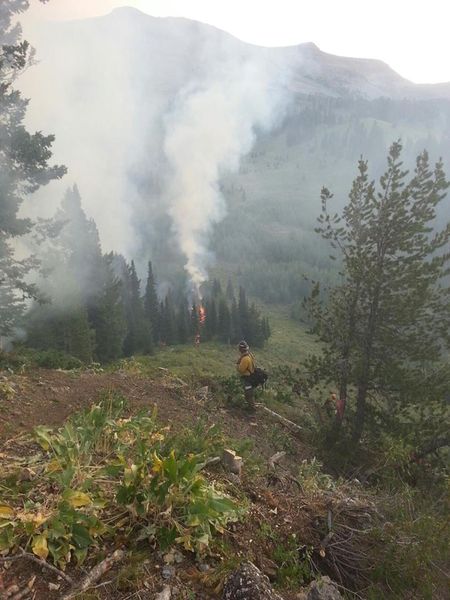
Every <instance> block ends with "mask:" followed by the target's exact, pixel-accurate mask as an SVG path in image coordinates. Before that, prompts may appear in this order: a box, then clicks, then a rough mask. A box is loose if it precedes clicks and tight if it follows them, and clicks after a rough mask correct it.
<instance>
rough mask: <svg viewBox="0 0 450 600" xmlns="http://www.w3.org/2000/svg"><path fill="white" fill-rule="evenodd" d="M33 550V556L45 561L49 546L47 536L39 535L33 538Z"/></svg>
mask: <svg viewBox="0 0 450 600" xmlns="http://www.w3.org/2000/svg"><path fill="white" fill-rule="evenodd" d="M31 549H32V550H33V554H36V556H39V558H43V559H44V560H45V559H46V558H47V556H48V545H47V538H46V537H45V535H37V536H36V537H35V538H33V543H32V545H31Z"/></svg>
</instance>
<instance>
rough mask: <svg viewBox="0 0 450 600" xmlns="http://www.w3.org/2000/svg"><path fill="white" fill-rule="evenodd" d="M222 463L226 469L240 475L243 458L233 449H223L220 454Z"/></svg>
mask: <svg viewBox="0 0 450 600" xmlns="http://www.w3.org/2000/svg"><path fill="white" fill-rule="evenodd" d="M222 463H223V466H224V467H225V469H226V470H227V471H229V472H230V473H234V474H235V475H239V477H240V476H241V471H242V465H243V460H242V457H241V456H238V455H237V454H236V452H234V450H227V449H225V450H224V451H223V454H222Z"/></svg>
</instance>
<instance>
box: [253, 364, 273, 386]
mask: <svg viewBox="0 0 450 600" xmlns="http://www.w3.org/2000/svg"><path fill="white" fill-rule="evenodd" d="M268 379H269V374H268V373H267V371H265V370H264V369H261V367H255V370H254V371H253V373H252V374H251V375H250V382H251V384H252V387H254V388H255V387H258V386H259V385H260V386H261V387H265V386H266V382H267V380H268Z"/></svg>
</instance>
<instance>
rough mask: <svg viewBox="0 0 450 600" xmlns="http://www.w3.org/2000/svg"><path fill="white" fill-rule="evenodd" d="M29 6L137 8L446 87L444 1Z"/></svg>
mask: <svg viewBox="0 0 450 600" xmlns="http://www.w3.org/2000/svg"><path fill="white" fill-rule="evenodd" d="M31 1H32V4H33V8H32V12H31V14H30V15H29V17H28V18H31V16H32V17H33V18H37V19H43V18H44V19H47V18H48V19H55V18H56V19H71V18H81V17H87V16H93V15H101V14H105V13H108V12H110V10H111V9H112V8H114V7H117V6H124V5H126V6H134V7H136V8H139V9H140V10H142V11H144V12H146V13H148V14H150V15H154V16H182V17H187V18H191V19H197V20H199V21H203V22H205V23H210V24H212V25H215V26H216V27H220V28H221V29H224V30H225V31H228V32H230V33H232V34H233V35H235V36H236V37H238V38H240V39H242V40H244V41H247V42H252V43H255V44H260V45H264V46H266V45H267V46H287V45H292V44H298V43H300V42H309V41H311V42H315V43H316V44H317V45H318V46H319V47H320V48H321V49H322V50H324V51H326V52H331V53H333V54H340V55H343V56H357V57H368V58H379V59H382V60H384V61H385V62H387V63H388V64H390V65H391V67H393V68H394V69H395V70H396V71H397V72H399V73H400V74H401V75H403V76H404V77H406V78H407V79H410V80H412V81H415V82H417V83H434V82H438V81H450V60H449V57H450V34H449V31H448V23H449V17H450V1H449V0H427V2H423V0H420V1H419V0H50V3H49V4H46V5H43V6H42V5H41V6H39V5H38V2H37V0H31Z"/></svg>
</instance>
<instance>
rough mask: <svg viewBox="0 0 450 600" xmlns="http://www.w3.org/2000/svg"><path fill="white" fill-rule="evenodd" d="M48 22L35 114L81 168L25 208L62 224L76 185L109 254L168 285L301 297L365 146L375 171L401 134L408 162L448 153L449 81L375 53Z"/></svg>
mask: <svg viewBox="0 0 450 600" xmlns="http://www.w3.org/2000/svg"><path fill="white" fill-rule="evenodd" d="M39 27H40V28H39V29H38V30H37V31H36V32H35V34H34V36H33V38H32V40H31V41H32V42H33V44H35V45H36V47H37V49H38V58H39V61H40V62H39V64H38V65H37V66H35V67H34V68H33V69H30V70H29V71H28V72H27V73H26V74H25V75H24V76H23V77H22V79H21V82H20V83H21V87H22V89H23V91H24V94H25V95H26V96H29V97H31V98H32V102H31V103H30V106H29V111H28V116H27V119H28V123H29V125H30V127H32V128H37V129H42V130H45V131H52V132H54V133H55V135H56V142H55V145H54V149H55V154H54V155H55V159H56V160H57V161H59V162H63V163H64V164H67V165H68V168H69V173H68V176H67V177H65V178H64V179H63V180H62V181H61V182H58V183H53V184H51V185H50V186H49V187H48V188H46V189H43V190H42V191H40V192H39V193H38V195H39V202H36V201H35V198H32V199H31V200H30V202H29V203H27V204H26V205H25V206H24V212H25V213H26V214H30V215H32V216H35V215H36V212H39V214H40V215H42V214H43V212H46V214H47V216H51V215H52V214H53V213H54V211H55V209H56V207H57V206H58V205H59V203H60V201H61V199H62V197H63V195H64V191H65V189H66V188H67V187H68V186H69V185H72V184H73V183H76V184H77V185H78V187H79V190H80V193H81V198H82V203H83V207H84V209H85V210H86V212H87V214H88V215H89V216H90V217H92V218H93V219H94V220H95V222H96V224H97V226H98V228H99V231H100V238H101V241H102V245H103V249H104V251H110V250H113V251H116V252H120V253H123V254H124V255H125V256H126V257H127V258H135V260H136V261H137V266H138V269H139V270H140V271H141V273H142V272H143V269H144V267H145V263H146V261H147V260H148V259H149V258H152V260H153V261H154V263H155V265H156V268H157V271H158V272H159V273H160V274H161V279H162V280H165V279H166V278H167V279H168V280H170V279H171V278H172V277H173V276H174V274H176V273H179V272H180V269H181V267H182V266H183V265H184V266H185V267H186V269H187V272H188V274H189V279H190V280H191V282H192V283H193V284H194V286H196V285H198V284H199V283H201V282H202V281H203V280H205V279H206V278H207V269H208V267H211V266H212V267H217V266H220V267H225V268H226V269H227V270H228V271H230V272H234V273H235V272H236V267H237V264H239V268H240V273H241V274H242V276H243V278H244V279H246V280H247V281H248V285H249V288H250V291H251V292H252V293H254V294H255V295H257V296H260V297H262V298H263V299H264V300H268V301H292V300H293V299H295V298H296V297H297V295H298V293H299V291H300V288H299V286H301V284H299V283H296V284H293V283H291V280H292V279H293V277H292V275H293V269H295V271H296V275H301V274H302V273H304V272H307V271H309V272H311V271H312V272H313V274H317V273H318V272H320V273H321V274H322V275H323V276H324V277H328V276H330V275H329V271H330V266H329V264H328V261H327V258H326V251H325V250H324V251H323V253H322V254H321V252H320V250H319V251H318V250H317V247H316V245H315V242H313V233H312V229H313V223H314V219H315V217H316V216H317V213H318V212H319V200H318V196H319V192H320V188H321V186H322V185H323V184H327V185H330V186H332V187H333V186H334V189H335V191H336V192H337V195H341V200H339V202H340V203H341V204H342V201H343V195H344V193H346V192H347V190H348V187H349V184H350V181H351V178H352V176H353V174H354V164H355V160H356V159H357V158H358V156H359V155H360V154H361V152H363V153H365V155H366V156H367V157H368V158H369V159H370V160H371V161H372V168H373V175H374V176H375V175H377V174H378V173H379V172H380V171H381V169H382V167H383V166H384V163H383V161H384V156H385V153H386V148H387V147H388V145H389V144H390V143H391V142H392V140H393V139H397V138H399V137H402V138H403V140H404V145H405V151H406V156H407V157H409V158H412V156H413V155H414V153H416V151H417V150H418V149H422V148H423V147H424V146H425V145H427V147H428V148H429V149H430V152H431V154H432V156H433V157H435V155H436V156H437V155H443V157H444V160H445V159H446V157H448V156H449V148H450V141H449V140H450V135H449V132H450V110H449V104H450V102H449V98H450V86H447V85H445V84H444V85H436V86H433V85H413V84H410V83H409V82H407V81H406V80H404V79H402V78H401V77H400V76H399V75H397V74H396V73H395V72H393V71H392V70H391V69H390V68H389V67H388V66H387V65H385V64H384V63H381V62H378V61H375V60H374V61H370V60H358V59H344V58H338V57H333V56H331V55H327V54H324V53H322V52H320V50H319V49H318V48H317V47H315V46H314V45H313V44H304V45H300V46H297V47H291V48H280V49H277V48H274V49H267V48H260V47H256V46H251V45H249V44H245V43H243V42H240V41H239V40H237V39H236V38H233V37H232V36H230V35H228V34H226V33H225V32H222V31H220V30H218V29H215V28H213V27H211V26H207V25H203V24H201V23H198V22H194V21H189V20H186V19H176V18H164V19H162V18H161V19H157V18H153V17H149V16H147V15H144V14H142V13H140V12H139V11H137V10H134V9H117V10H115V11H113V13H111V14H110V15H108V16H105V17H99V18H95V19H89V20H84V21H74V22H66V23H64V22H58V23H51V24H43V25H41V26H39ZM33 207H36V208H35V209H34V208H33ZM43 209H45V211H44V210H43ZM34 211H36V212H34ZM294 256H295V257H296V258H298V257H300V259H301V263H300V264H298V263H297V264H296V265H295V267H294V265H293V264H292V259H293V257H294ZM250 265H251V266H250ZM280 265H283V267H284V275H283V274H282V273H281V271H280V269H279V266H280ZM283 277H286V280H284V279H283ZM288 280H289V281H288ZM296 281H299V279H298V278H296ZM264 282H268V285H265V283H264ZM276 290H279V291H276ZM283 290H284V291H283Z"/></svg>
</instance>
